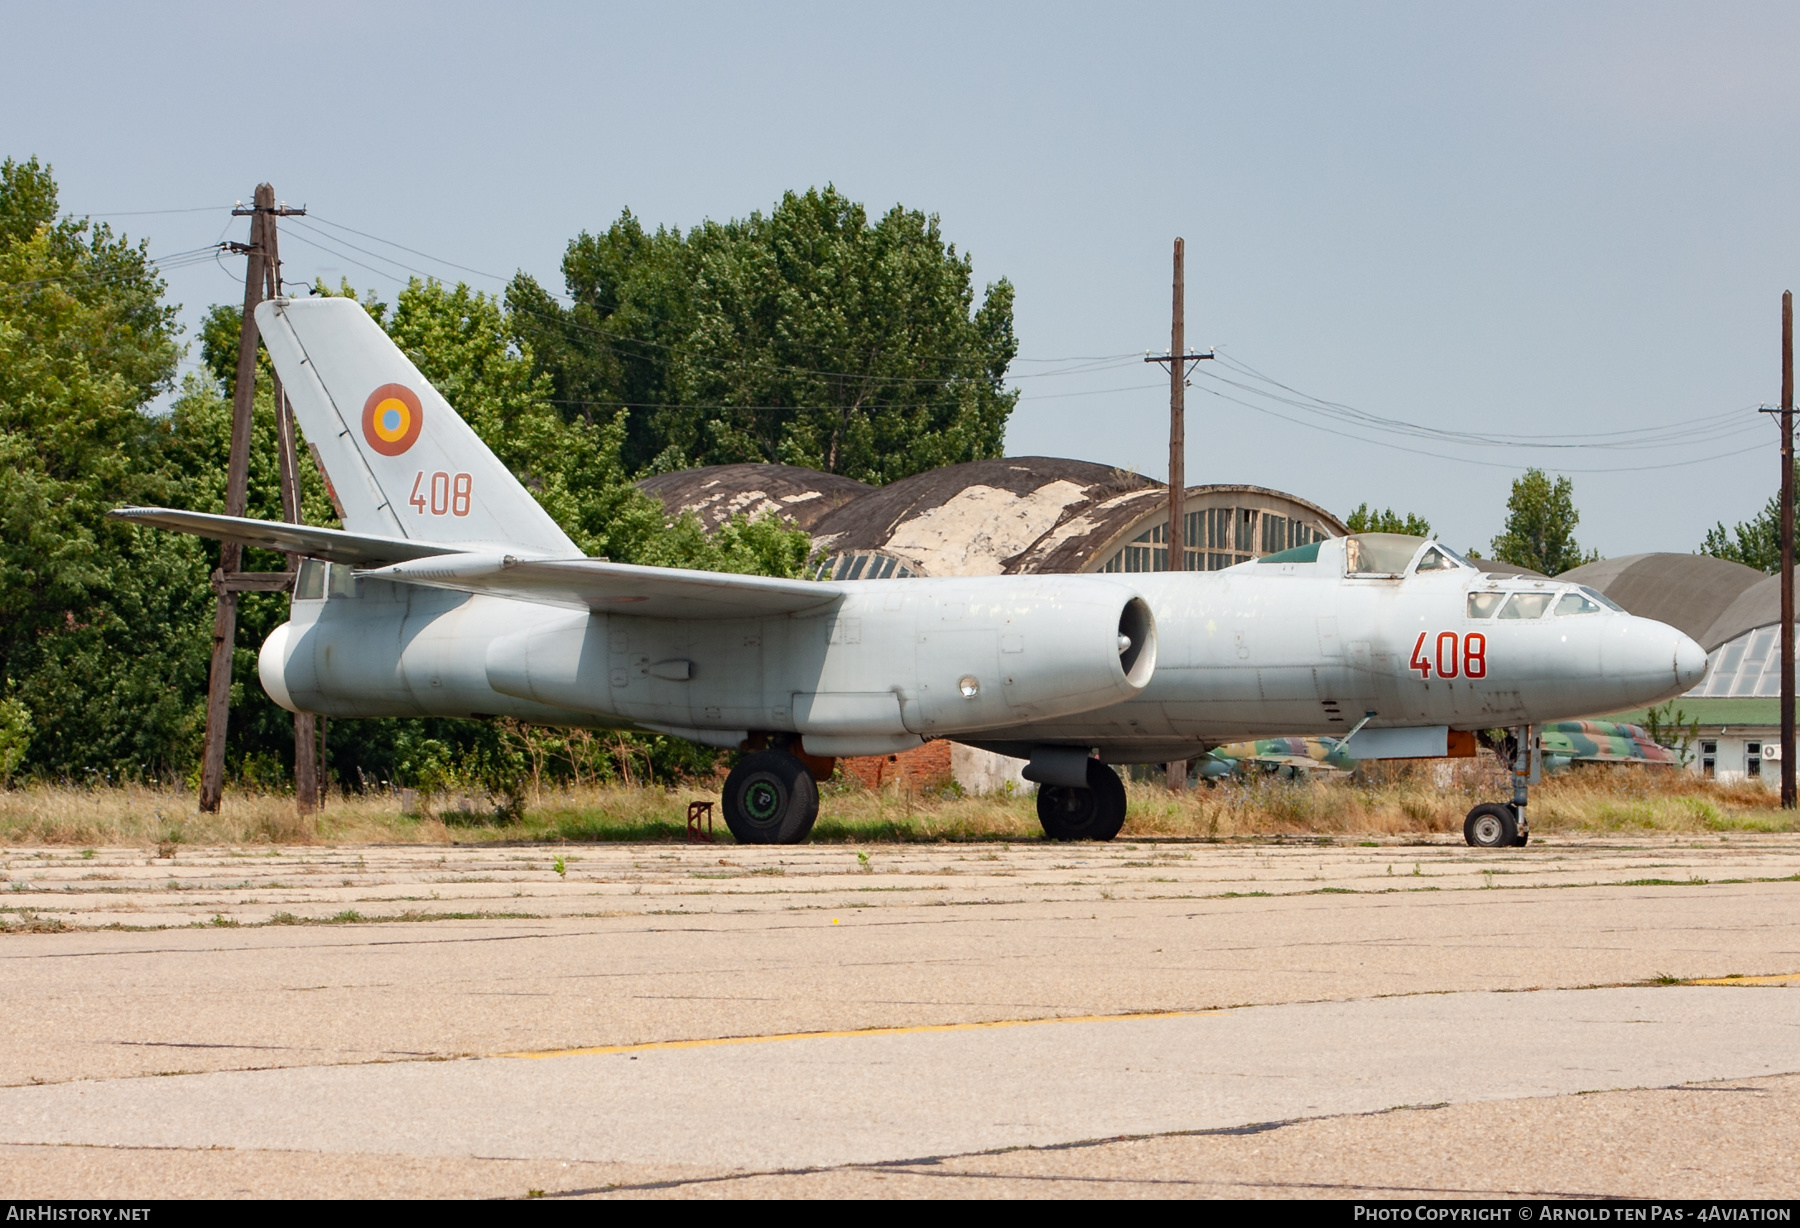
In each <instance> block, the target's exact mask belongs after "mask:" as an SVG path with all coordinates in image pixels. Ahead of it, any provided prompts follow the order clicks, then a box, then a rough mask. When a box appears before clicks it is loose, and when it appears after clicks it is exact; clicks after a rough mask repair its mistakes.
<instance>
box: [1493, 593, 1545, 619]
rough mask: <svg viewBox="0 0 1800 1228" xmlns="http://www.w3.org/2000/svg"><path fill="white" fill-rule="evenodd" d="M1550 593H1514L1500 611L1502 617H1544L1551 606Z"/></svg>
mask: <svg viewBox="0 0 1800 1228" xmlns="http://www.w3.org/2000/svg"><path fill="white" fill-rule="evenodd" d="M1550 597H1551V594H1550V593H1514V594H1513V595H1512V597H1511V598H1509V599H1508V600H1507V603H1506V608H1505V609H1503V610H1501V611H1500V617H1501V618H1542V617H1543V616H1544V611H1545V610H1546V609H1548V608H1549V607H1550Z"/></svg>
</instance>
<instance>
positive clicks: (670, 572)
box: [362, 553, 843, 618]
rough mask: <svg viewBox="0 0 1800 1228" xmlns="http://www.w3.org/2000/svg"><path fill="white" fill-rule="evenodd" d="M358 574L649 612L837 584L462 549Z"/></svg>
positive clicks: (744, 605)
mask: <svg viewBox="0 0 1800 1228" xmlns="http://www.w3.org/2000/svg"><path fill="white" fill-rule="evenodd" d="M362 574H363V575H364V576H366V577H368V578H370V579H373V580H398V581H401V582H403V583H407V584H422V585H425V586H427V587H430V588H448V589H457V590H460V591H462V592H468V593H488V594H492V595H494V596H497V597H514V598H518V599H521V600H524V601H535V602H540V603H543V604H546V605H564V606H572V607H576V608H579V609H588V610H604V611H606V612H607V613H610V614H633V615H638V616H642V617H650V618H754V617H757V616H758V615H764V614H792V613H797V612H799V611H802V610H811V609H817V608H821V607H824V606H828V605H831V604H832V603H833V602H835V601H837V600H838V599H839V598H840V597H841V596H842V595H843V591H842V589H841V588H840V587H839V586H838V585H836V584H833V583H831V582H830V581H813V580H779V579H775V578H773V577H770V576H743V575H735V574H731V573H726V572H717V571H685V570H682V569H679V568H674V567H639V566H636V565H633V564H629V563H609V562H606V561H604V560H602V559H530V558H520V557H518V556H516V555H510V554H491V553H479V554H478V553H467V554H455V555H445V556H440V557H437V558H430V559H417V560H414V561H412V562H405V563H396V564H394V565H393V566H391V567H383V568H379V569H377V570H373V571H365V572H363V573H362Z"/></svg>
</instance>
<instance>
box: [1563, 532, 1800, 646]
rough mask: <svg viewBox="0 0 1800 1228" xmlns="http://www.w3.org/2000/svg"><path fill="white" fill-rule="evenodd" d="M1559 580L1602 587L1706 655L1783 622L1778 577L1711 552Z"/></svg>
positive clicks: (1586, 570) (1605, 564) (1630, 560)
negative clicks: (1681, 634)
mask: <svg viewBox="0 0 1800 1228" xmlns="http://www.w3.org/2000/svg"><path fill="white" fill-rule="evenodd" d="M1556 578H1557V579H1558V580H1570V581H1573V582H1575V583H1577V584H1585V585H1587V586H1588V587H1589V588H1596V589H1599V590H1600V591H1601V592H1603V593H1605V594H1606V595H1607V596H1608V597H1611V598H1612V599H1613V600H1614V601H1616V602H1618V603H1619V604H1620V605H1622V606H1624V607H1625V608H1626V609H1627V610H1629V611H1631V612H1632V613H1633V614H1637V615H1641V616H1642V617H1644V618H1654V619H1656V621H1658V622H1663V623H1668V624H1669V625H1670V626H1671V627H1676V628H1679V629H1680V630H1681V631H1683V632H1685V633H1687V634H1688V635H1689V636H1691V637H1693V639H1694V640H1696V641H1697V642H1698V643H1699V644H1700V646H1701V647H1702V648H1705V649H1706V651H1708V652H1711V651H1712V650H1713V649H1715V648H1717V647H1718V646H1719V645H1720V644H1723V643H1725V641H1727V640H1730V639H1733V638H1735V637H1737V636H1739V635H1742V634H1743V633H1744V632H1746V631H1748V630H1750V629H1752V628H1754V627H1762V626H1766V625H1768V624H1769V623H1776V622H1780V621H1781V584H1780V579H1779V577H1776V576H1770V575H1765V574H1764V573H1763V572H1760V571H1758V570H1756V568H1754V567H1746V566H1744V565H1743V564H1742V563H1733V562H1730V561H1729V560H1726V559H1717V558H1714V557H1712V556H1711V555H1709V554H1628V555H1625V556H1624V557H1622V558H1616V559H1603V560H1602V561H1600V562H1598V563H1588V564H1585V565H1583V566H1581V567H1577V568H1574V569H1573V570H1571V571H1565V572H1563V573H1562V575H1560V576H1557V577H1556Z"/></svg>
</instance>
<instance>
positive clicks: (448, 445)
mask: <svg viewBox="0 0 1800 1228" xmlns="http://www.w3.org/2000/svg"><path fill="white" fill-rule="evenodd" d="M256 322H257V325H258V327H259V328H260V329H261V332H262V336H263V338H264V342H265V344H266V345H267V347H268V350H269V355H270V357H271V358H272V359H273V361H274V364H275V369H276V371H278V372H279V373H280V375H281V379H282V382H283V384H284V386H285V388H286V390H287V394H288V397H289V398H290V400H291V401H292V403H293V406H294V412H295V414H296V416H297V417H298V420H299V423H300V426H301V429H302V430H304V431H305V433H306V437H307V439H308V440H309V441H311V445H312V447H313V448H315V449H316V450H317V454H318V459H319V461H320V464H321V467H322V468H323V470H324V471H325V474H326V478H327V481H328V482H329V484H330V486H331V488H332V495H333V498H334V500H335V502H336V503H337V504H338V506H339V507H340V509H341V514H342V520H343V525H344V527H343V529H341V530H335V529H324V528H311V527H307V526H303V525H290V524H281V523H271V522H268V521H260V520H250V519H240V518H232V517H225V516H213V515H207V514H203V513H197V512H184V511H178V510H171V509H165V508H124V509H120V510H119V511H117V512H115V513H114V515H116V516H118V517H120V518H122V519H126V520H130V521H134V522H137V523H141V524H146V525H153V526H156V527H159V528H164V529H173V530H177V531H181V532H187V533H195V534H200V535H202V536H207V537H215V538H220V539H224V540H230V541H237V542H241V543H243V544H245V545H248V546H256V547H261V548H264V549H269V550H280V551H286V552H289V553H293V554H297V555H300V556H303V561H302V563H301V565H300V567H299V571H298V576H297V579H296V582H295V587H294V593H293V604H292V613H291V615H290V618H289V621H288V622H286V623H284V624H283V625H282V626H280V627H278V628H276V630H275V632H274V633H273V634H272V635H271V636H270V637H269V639H268V641H267V642H266V643H265V644H264V645H263V648H262V654H261V665H260V673H261V678H262V683H263V686H264V688H265V689H266V690H267V691H268V693H269V695H270V696H271V697H273V698H274V700H275V701H276V702H277V703H279V704H280V705H282V706H283V707H285V708H289V709H292V710H294V711H297V712H316V713H320V714H324V715H329V716H340V717H375V716H453V717H473V716H484V715H506V716H512V717H516V718H518V719H519V720H522V721H527V722H533V723H538V724H546V725H569V726H605V727H613V728H629V729H640V730H653V731H656V732H659V733H664V734H670V735H674V736H677V737H682V738H689V739H692V740H693V741H695V742H700V743H704V744H706V745H711V746H719V747H728V748H732V749H736V750H742V751H746V752H748V753H746V754H744V755H743V756H742V758H740V760H739V761H738V765H737V766H736V767H735V768H734V769H733V770H732V772H731V774H730V776H729V777H728V778H727V780H726V783H725V790H724V814H725V820H726V822H727V823H728V824H729V826H730V828H731V830H732V833H733V834H734V835H735V836H736V837H737V838H738V839H739V840H740V841H748V842H755V843H791V842H798V841H800V840H803V839H805V838H806V835H807V833H808V832H809V831H810V830H811V828H812V825H813V821H814V819H815V818H816V817H817V815H818V807H819V794H818V788H817V785H816V782H815V778H814V775H813V771H814V770H817V769H828V768H829V764H828V763H822V762H821V761H822V760H829V759H830V758H832V757H834V756H843V755H868V754H888V753H893V752H897V751H901V750H905V749H907V748H909V747H914V746H918V745H919V744H920V743H921V742H923V741H924V740H926V739H928V738H949V739H953V740H955V741H958V742H963V743H966V744H968V745H971V746H977V747H984V748H987V749H990V750H994V751H999V752H1001V753H1004V754H1008V755H1015V756H1018V757H1021V758H1025V759H1028V760H1029V761H1030V762H1029V764H1028V766H1027V767H1026V769H1025V775H1026V776H1027V778H1029V779H1031V780H1035V781H1037V782H1039V784H1040V786H1041V787H1040V789H1039V791H1038V802H1037V806H1038V815H1039V817H1040V819H1041V820H1042V822H1043V825H1044V830H1045V832H1046V833H1047V834H1048V835H1050V836H1052V837H1054V838H1057V839H1108V838H1110V837H1112V836H1113V835H1115V834H1116V833H1117V832H1118V831H1119V828H1120V826H1121V824H1122V823H1123V822H1124V819H1125V790H1124V787H1123V785H1122V784H1121V783H1120V781H1119V777H1118V775H1117V774H1116V773H1115V772H1114V771H1113V770H1112V768H1111V767H1109V766H1107V765H1108V764H1122V763H1156V762H1167V761H1171V760H1176V759H1186V758H1191V757H1193V756H1195V755H1198V754H1201V753H1203V752H1204V751H1205V750H1206V749H1207V748H1208V747H1209V746H1214V745H1218V744H1220V743H1225V742H1236V741H1243V740H1246V739H1251V738H1259V737H1268V736H1273V735H1288V734H1309V733H1310V734H1325V735H1333V736H1338V737H1342V738H1344V739H1345V742H1346V745H1347V747H1348V749H1349V751H1350V753H1351V754H1352V755H1353V756H1354V757H1357V758H1408V757H1421V758H1423V757H1432V756H1441V755H1444V754H1445V753H1446V749H1447V746H1448V744H1449V737H1450V731H1452V730H1473V729H1485V728H1492V727H1498V726H1518V727H1521V732H1523V727H1527V726H1530V725H1533V724H1535V723H1538V722H1543V721H1551V720H1561V719H1565V718H1570V717H1579V716H1585V715H1589V714H1592V713H1599V712H1611V711H1618V710H1621V709H1625V708H1634V707H1643V706H1646V705H1649V704H1654V703H1657V702H1658V701H1660V700H1663V699H1665V698H1668V697H1670V696H1673V695H1677V694H1679V693H1681V692H1683V691H1685V690H1687V689H1688V688H1690V687H1692V686H1693V685H1694V683H1696V682H1697V681H1699V679H1700V677H1701V676H1702V674H1703V673H1704V672H1705V668H1706V654H1705V653H1704V652H1703V651H1702V650H1701V648H1700V646H1699V645H1698V644H1696V643H1695V642H1694V641H1692V640H1690V639H1689V638H1688V637H1687V636H1685V635H1683V634H1681V632H1679V631H1677V630H1675V629H1674V628H1672V627H1668V626H1665V625H1663V624H1662V623H1657V622H1652V621H1650V620H1648V619H1643V618H1636V617H1633V616H1632V615H1630V614H1627V613H1625V612H1624V611H1623V610H1621V609H1619V608H1618V607H1617V606H1615V605H1613V604H1612V603H1611V602H1609V601H1608V600H1607V599H1606V598H1605V597H1603V596H1601V595H1600V594H1598V593H1596V592H1594V591H1593V590H1591V589H1585V588H1581V587H1578V586H1575V585H1569V584H1560V583H1557V582H1556V581H1554V580H1541V579H1524V578H1517V577H1508V576H1493V575H1484V574H1483V573H1482V572H1481V571H1480V570H1479V569H1478V567H1476V566H1474V565H1472V564H1471V563H1469V562H1468V561H1467V560H1465V559H1463V558H1461V557H1460V556H1458V555H1457V554H1455V553H1454V552H1452V551H1450V550H1448V549H1446V548H1445V547H1444V546H1442V545H1441V544H1439V543H1436V542H1429V541H1425V540H1423V539H1420V538H1415V537H1405V536H1400V535H1395V534H1380V533H1364V534H1357V535H1354V536H1351V537H1346V538H1337V539H1333V540H1328V541H1324V542H1319V543H1315V544H1313V545H1308V546H1303V547H1300V548H1298V549H1295V550H1289V551H1287V552H1285V553H1282V554H1275V555H1270V556H1268V557H1266V558H1263V559H1259V560H1257V561H1255V562H1250V563H1244V564H1240V565H1239V566H1236V567H1232V568H1228V569H1226V570H1223V571H1215V572H1174V573H1149V574H1131V575H1119V574H1107V575H1019V576H983V577H974V578H961V579H957V578H943V579H932V578H908V579H892V580H872V581H871V580H863V581H810V580H781V579H771V578H766V577H759V576H738V575H722V574H716V573H711V572H695V571H681V570H674V569H666V568H656V567H637V566H629V565H626V564H620V563H611V562H608V561H606V560H604V559H593V558H587V557H584V556H583V555H582V554H581V552H580V551H579V550H577V549H576V547H575V544H574V543H573V542H571V541H570V540H569V538H568V537H567V536H566V535H565V534H564V533H563V532H562V530H561V529H560V528H558V527H557V525H556V523H555V522H554V521H553V520H552V519H551V518H550V517H549V515H547V514H546V513H545V512H544V510H543V509H542V508H541V507H540V506H539V505H538V504H537V502H536V501H535V500H534V499H533V498H532V497H531V495H530V493H529V492H528V491H527V490H526V489H525V488H524V487H523V486H522V485H520V484H519V482H518V481H517V480H516V479H515V478H514V477H513V476H512V474H511V473H510V472H509V471H508V470H507V469H506V467H505V466H504V465H502V464H501V463H500V461H499V460H498V459H497V458H496V457H495V456H494V455H493V454H492V453H491V452H489V451H488V449H487V448H486V447H485V446H484V445H483V444H482V443H481V441H480V440H479V439H478V438H477V437H476V435H475V433H474V432H473V431H472V430H470V429H469V427H468V425H467V424H466V423H464V422H463V420H462V419H461V418H459V417H458V416H457V414H456V412H455V411H454V410H453V409H451V407H450V406H449V404H448V403H446V402H445V400H444V399H443V397H442V396H440V395H439V394H438V392H437V390H436V389H434V388H433V387H432V386H431V384H430V383H429V382H427V380H426V379H425V377H424V376H422V375H421V374H420V373H419V371H418V369H417V368H416V367H414V366H413V364H412V363H411V362H410V361H409V360H408V359H407V358H406V356H405V355H404V354H403V353H401V351H400V350H399V349H398V348H397V347H396V346H395V345H394V344H393V342H392V341H390V340H389V339H388V337H387V335H386V334H385V333H383V332H382V330H381V329H380V327H379V326H378V325H376V323H375V322H374V321H373V320H371V319H370V318H369V316H368V315H367V313H366V312H364V311H363V309H362V308H361V307H359V306H358V305H357V304H356V303H354V302H352V301H350V300H348V299H341V298H296V299H288V298H277V299H274V300H271V301H269V302H265V303H263V304H262V305H261V306H259V307H258V308H257V309H256ZM1518 744H1519V745H1520V746H1527V745H1529V744H1530V739H1529V737H1523V736H1522V737H1520V738H1519V739H1518ZM1513 766H1514V782H1515V783H1514V791H1513V797H1512V800H1511V802H1510V803H1505V802H1496V803H1490V804H1485V805H1482V806H1477V807H1476V808H1475V810H1474V811H1472V812H1471V813H1470V816H1469V819H1468V823H1467V824H1466V825H1465V835H1466V836H1467V838H1468V839H1469V841H1470V843H1472V844H1478V845H1484V846H1501V845H1509V844H1522V843H1524V841H1525V840H1526V838H1527V834H1528V827H1527V824H1526V819H1525V803H1526V801H1527V792H1526V787H1525V786H1526V780H1527V776H1526V767H1527V765H1526V764H1525V763H1524V762H1523V761H1521V762H1519V763H1516V764H1514V765H1513Z"/></svg>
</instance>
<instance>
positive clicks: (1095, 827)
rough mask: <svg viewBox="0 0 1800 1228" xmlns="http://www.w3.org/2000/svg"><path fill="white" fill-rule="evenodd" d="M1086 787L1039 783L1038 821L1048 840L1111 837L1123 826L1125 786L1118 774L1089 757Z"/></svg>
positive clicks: (1106, 838) (1109, 838)
mask: <svg viewBox="0 0 1800 1228" xmlns="http://www.w3.org/2000/svg"><path fill="white" fill-rule="evenodd" d="M1087 778H1088V787H1087V788H1085V789H1072V788H1070V787H1068V786H1067V785H1040V786H1039V787H1038V795H1037V812H1038V822H1040V823H1042V824H1043V825H1044V834H1045V835H1046V836H1048V837H1050V838H1051V839H1052V840H1111V839H1112V838H1113V837H1114V836H1116V835H1118V834H1119V828H1121V827H1123V826H1125V786H1124V785H1123V784H1121V783H1120V782H1119V774H1118V773H1117V772H1115V771H1113V770H1112V769H1111V768H1109V767H1107V766H1106V765H1105V764H1104V763H1101V762H1100V761H1099V760H1098V759H1089V760H1088V765H1087Z"/></svg>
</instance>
